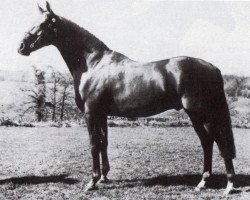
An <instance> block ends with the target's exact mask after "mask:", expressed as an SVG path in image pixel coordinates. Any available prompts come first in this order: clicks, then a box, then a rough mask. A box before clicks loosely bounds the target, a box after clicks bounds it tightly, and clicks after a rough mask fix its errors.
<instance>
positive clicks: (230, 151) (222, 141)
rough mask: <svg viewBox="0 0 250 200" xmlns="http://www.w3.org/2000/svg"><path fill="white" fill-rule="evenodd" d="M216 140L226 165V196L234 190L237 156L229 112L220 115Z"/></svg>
mask: <svg viewBox="0 0 250 200" xmlns="http://www.w3.org/2000/svg"><path fill="white" fill-rule="evenodd" d="M222 114H223V112H222ZM215 142H216V143H217V145H218V147H219V150H220V152H221V156H222V157H223V159H224V163H225V167H226V173H227V180H228V181H227V187H226V190H225V191H224V193H223V195H224V196H226V195H228V194H229V193H230V192H231V191H233V190H234V180H235V171H234V165H233V159H234V158H235V156H236V152H235V145H234V138H233V133H232V128H231V120H230V116H229V114H228V113H227V112H226V114H225V115H223V116H220V119H219V120H218V131H217V132H216V135H215Z"/></svg>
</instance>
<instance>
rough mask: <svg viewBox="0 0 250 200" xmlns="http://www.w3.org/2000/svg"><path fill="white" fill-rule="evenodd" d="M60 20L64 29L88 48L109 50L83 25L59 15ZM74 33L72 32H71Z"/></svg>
mask: <svg viewBox="0 0 250 200" xmlns="http://www.w3.org/2000/svg"><path fill="white" fill-rule="evenodd" d="M60 20H61V22H62V23H63V25H65V27H66V31H67V32H68V33H69V34H71V36H72V37H74V39H75V40H77V41H78V42H79V43H82V44H84V46H86V47H87V48H88V49H90V50H93V51H95V50H97V51H105V50H109V48H108V47H107V46H106V44H104V42H102V41H101V40H99V39H98V38H97V37H95V36H94V35H93V34H92V33H90V32H89V31H87V30H86V29H84V28H83V27H81V26H79V25H78V24H76V23H74V22H72V21H71V20H68V19H66V18H63V17H60ZM72 33H74V34H72Z"/></svg>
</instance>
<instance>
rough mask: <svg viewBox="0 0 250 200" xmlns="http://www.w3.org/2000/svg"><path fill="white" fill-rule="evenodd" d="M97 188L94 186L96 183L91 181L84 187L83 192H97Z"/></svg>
mask: <svg viewBox="0 0 250 200" xmlns="http://www.w3.org/2000/svg"><path fill="white" fill-rule="evenodd" d="M97 189H98V187H97V186H96V182H94V181H93V179H92V180H91V181H90V182H89V183H88V184H87V185H86V186H85V188H84V192H88V191H92V190H97Z"/></svg>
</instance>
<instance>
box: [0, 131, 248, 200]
mask: <svg viewBox="0 0 250 200" xmlns="http://www.w3.org/2000/svg"><path fill="white" fill-rule="evenodd" d="M234 133H235V140H236V147H237V159H235V169H236V173H237V174H238V175H237V185H236V186H237V192H236V193H235V194H231V195H230V196H229V197H228V199H250V174H249V173H250V157H249V155H250V147H249V143H250V134H249V130H245V129H234ZM0 153H1V156H0V199H102V200H105V199H221V198H222V197H221V195H222V193H223V190H224V188H225V187H226V178H225V170H224V163H223V161H222V159H221V157H220V156H219V152H218V149H217V147H215V148H214V159H213V172H214V174H215V175H214V176H213V178H212V179H211V181H210V184H209V185H208V188H207V189H206V190H204V191H202V192H200V193H196V192H194V187H195V186H196V184H197V183H198V182H199V181H200V178H201V172H202V168H203V153H202V151H201V146H200V142H199V140H198V137H197V136H196V134H195V132H194V130H193V128H191V127H189V128H164V129H163V128H158V129H157V128H149V127H145V128H143V127H137V128H109V159H110V165H111V171H110V173H109V178H110V179H111V182H110V183H109V184H100V185H99V190H96V191H91V192H88V193H86V194H85V193H84V192H83V186H84V185H85V184H86V183H87V182H88V181H89V180H90V178H91V157H90V149H89V142H88V133H87V130H86V128H81V127H74V128H60V129H58V128H41V127H40V128H22V127H12V128H6V127H0Z"/></svg>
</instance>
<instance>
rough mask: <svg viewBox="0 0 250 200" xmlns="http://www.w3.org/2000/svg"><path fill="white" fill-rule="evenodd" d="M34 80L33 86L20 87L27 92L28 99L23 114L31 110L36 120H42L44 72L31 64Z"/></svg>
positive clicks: (44, 95) (44, 90) (43, 112)
mask: <svg viewBox="0 0 250 200" xmlns="http://www.w3.org/2000/svg"><path fill="white" fill-rule="evenodd" d="M33 69H34V75H35V81H34V87H32V88H30V89H22V91H23V92H25V93H26V94H27V97H28V100H27V101H26V102H25V103H24V105H28V107H27V109H26V110H25V111H24V113H23V114H25V113H26V112H28V111H33V112H35V114H36V119H37V121H39V122H40V121H42V120H43V119H44V115H45V98H46V84H45V77H44V75H45V72H44V71H42V70H40V69H37V68H36V66H33Z"/></svg>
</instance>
